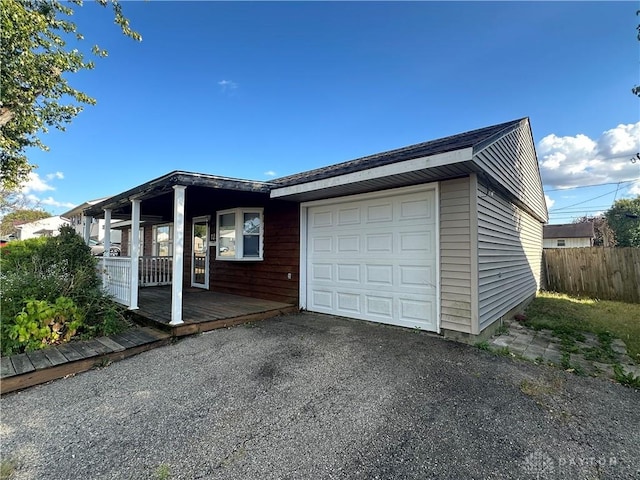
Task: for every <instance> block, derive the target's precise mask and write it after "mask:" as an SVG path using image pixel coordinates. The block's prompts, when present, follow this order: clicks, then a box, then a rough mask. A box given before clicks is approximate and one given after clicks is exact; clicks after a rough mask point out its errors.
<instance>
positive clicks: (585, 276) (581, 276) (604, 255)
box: [544, 247, 640, 303]
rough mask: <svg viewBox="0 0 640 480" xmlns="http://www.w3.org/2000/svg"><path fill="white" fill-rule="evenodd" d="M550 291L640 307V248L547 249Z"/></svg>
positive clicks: (546, 261) (545, 254) (545, 253)
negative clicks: (635, 304) (628, 303)
mask: <svg viewBox="0 0 640 480" xmlns="http://www.w3.org/2000/svg"><path fill="white" fill-rule="evenodd" d="M544 261H545V268H546V275H547V289H548V290H552V291H555V292H560V293H568V294H572V295H582V296H589V297H593V298H599V299H601V300H619V301H623V302H631V303H640V248H631V247H623V248H608V247H606V248H605V247H591V248H547V249H545V250H544Z"/></svg>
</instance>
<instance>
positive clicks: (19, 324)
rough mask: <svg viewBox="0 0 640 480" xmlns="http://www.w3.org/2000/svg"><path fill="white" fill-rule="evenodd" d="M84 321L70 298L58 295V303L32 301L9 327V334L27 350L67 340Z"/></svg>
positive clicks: (11, 338) (10, 337) (27, 303)
mask: <svg viewBox="0 0 640 480" xmlns="http://www.w3.org/2000/svg"><path fill="white" fill-rule="evenodd" d="M82 320H83V315H82V312H80V310H79V309H78V307H77V306H76V304H75V303H74V301H73V300H71V299H70V298H67V297H58V299H57V300H56V302H55V303H49V302H47V301H46V300H29V301H27V302H26V305H25V307H24V308H23V309H22V311H21V312H20V313H19V314H18V315H16V318H15V322H14V324H13V325H10V326H9V327H8V337H9V339H10V340H12V341H13V342H16V343H17V344H18V345H19V346H23V347H24V349H25V350H37V349H39V348H44V347H46V346H47V345H55V344H58V343H62V342H68V341H69V340H70V339H71V337H73V336H74V335H75V334H76V331H77V330H78V328H79V327H80V326H81V325H82Z"/></svg>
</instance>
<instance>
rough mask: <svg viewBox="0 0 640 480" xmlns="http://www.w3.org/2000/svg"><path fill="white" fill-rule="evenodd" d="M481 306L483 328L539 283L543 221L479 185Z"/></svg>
mask: <svg viewBox="0 0 640 480" xmlns="http://www.w3.org/2000/svg"><path fill="white" fill-rule="evenodd" d="M477 194H478V308H479V322H480V330H483V329H484V328H486V327H487V326H489V325H490V324H491V323H493V322H494V321H496V320H498V319H499V318H500V317H501V316H502V315H504V314H506V313H507V312H509V311H510V310H512V309H513V308H515V307H516V306H518V305H519V304H520V303H522V302H523V301H524V300H526V299H527V298H528V297H530V296H531V295H533V294H535V293H536V291H537V290H538V289H539V286H540V272H541V269H542V223H541V222H540V221H539V220H537V219H535V218H534V217H533V216H532V215H530V214H529V213H527V212H525V211H524V210H522V209H521V208H519V207H518V206H516V205H515V204H513V203H511V202H509V201H507V200H505V199H503V198H502V197H501V196H500V195H498V193H495V192H492V191H491V190H490V189H488V188H487V187H486V186H484V185H481V184H479V185H478V191H477Z"/></svg>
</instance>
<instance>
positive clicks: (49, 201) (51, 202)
mask: <svg viewBox="0 0 640 480" xmlns="http://www.w3.org/2000/svg"><path fill="white" fill-rule="evenodd" d="M40 203H41V204H43V205H49V206H52V207H64V208H73V207H75V206H76V205H75V204H74V203H71V202H59V201H58V200H54V199H53V197H47V198H44V199H42V200H40Z"/></svg>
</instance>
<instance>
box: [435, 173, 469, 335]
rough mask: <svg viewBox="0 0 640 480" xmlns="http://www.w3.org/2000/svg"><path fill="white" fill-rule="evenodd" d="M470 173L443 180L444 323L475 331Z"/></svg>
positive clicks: (451, 327)
mask: <svg viewBox="0 0 640 480" xmlns="http://www.w3.org/2000/svg"><path fill="white" fill-rule="evenodd" d="M470 196H471V195H470V181H469V177H466V178H460V179H456V180H448V181H445V182H440V292H441V293H440V298H441V303H440V305H441V307H440V308H441V310H440V315H441V327H442V328H445V329H448V330H455V331H458V332H464V333H472V324H471V319H472V311H473V300H472V293H471V278H472V276H473V272H474V270H475V268H473V267H474V266H473V265H472V260H471V259H472V256H471V237H472V231H471V221H470V211H471V208H470Z"/></svg>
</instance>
